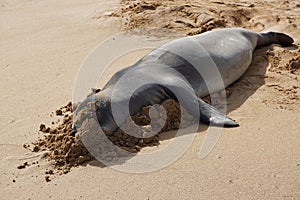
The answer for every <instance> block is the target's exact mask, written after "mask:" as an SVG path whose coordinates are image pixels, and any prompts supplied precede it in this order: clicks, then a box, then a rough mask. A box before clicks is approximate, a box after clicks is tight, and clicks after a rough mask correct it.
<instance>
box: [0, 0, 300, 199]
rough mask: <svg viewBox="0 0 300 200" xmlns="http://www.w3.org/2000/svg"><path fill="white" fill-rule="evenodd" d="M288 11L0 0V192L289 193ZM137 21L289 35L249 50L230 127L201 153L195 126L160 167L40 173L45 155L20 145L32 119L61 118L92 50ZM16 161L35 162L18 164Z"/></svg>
mask: <svg viewBox="0 0 300 200" xmlns="http://www.w3.org/2000/svg"><path fill="white" fill-rule="evenodd" d="M299 13H300V1H299V0H294V1H292V0H287V1H279V0H277V1H276V0H251V1H242V0H240V1H238V0H229V1H226V3H225V1H224V2H223V1H205V2H204V1H196V0H179V1H171V0H165V1H163V0H159V1H154V0H148V1H126V0H122V1H118V0H112V1H109V2H106V1H95V0H87V1H82V0H72V1H71V0H64V1H57V0H54V1H53V0H52V1H50V0H45V1H37V0H11V1H8V0H0V16H1V17H0V24H1V29H0V32H1V38H0V47H1V48H0V62H1V71H0V77H1V81H0V89H1V91H2V95H1V106H0V116H1V117H0V127H1V129H0V138H1V142H0V168H1V172H0V187H1V190H0V199H27V200H29V199H31V200H33V199H151V200H152V199H286V200H291V199H300V189H299V188H300V137H299V133H300V125H299V119H300V83H299V80H300V50H299V47H300V30H299V27H300V16H299ZM149 27H150V28H153V30H160V29H168V30H171V31H173V32H176V33H178V34H181V35H195V34H199V33H202V32H206V31H208V30H212V29H217V28H226V27H227V28H228V27H243V28H248V29H250V30H253V31H258V32H259V31H268V30H273V31H280V32H284V33H286V34H289V35H290V36H292V37H293V38H294V40H295V42H294V45H293V46H291V47H284V48H283V47H280V46H279V45H271V46H268V47H264V48H261V49H258V50H256V51H255V53H254V57H253V61H252V64H251V66H250V68H249V70H248V71H247V72H246V74H245V75H244V76H243V77H242V78H241V79H240V80H239V81H238V82H237V83H235V84H234V85H232V86H230V87H229V89H228V91H229V95H228V105H227V108H228V116H229V117H231V118H233V119H235V120H236V121H238V122H239V124H240V127H237V128H231V129H222V134H221V137H220V139H219V141H218V143H217V145H216V146H215V148H214V149H213V151H211V152H210V154H209V155H208V156H207V157H206V158H204V159H199V150H200V147H201V144H202V142H203V140H204V137H205V135H206V133H207V130H206V129H205V128H201V127H202V125H201V127H200V130H201V131H199V132H198V133H197V134H196V137H195V139H194V140H193V142H192V144H191V146H190V147H189V148H188V150H187V151H186V152H185V153H184V155H183V156H182V157H181V158H180V159H178V160H177V161H176V162H175V163H174V164H172V165H170V166H168V167H166V168H163V169H161V170H158V171H155V172H150V173H144V174H131V173H124V172H118V171H116V170H114V169H111V168H109V167H105V166H103V165H101V164H99V163H98V162H97V161H95V160H92V161H90V162H87V163H85V164H84V165H80V166H78V167H74V168H72V169H71V170H70V172H69V173H67V174H62V175H58V174H55V175H53V176H51V177H50V178H51V181H46V180H45V176H47V174H45V171H46V172H47V170H48V169H51V167H52V164H53V163H52V162H51V161H49V160H47V159H43V158H42V159H40V158H38V157H37V154H36V153H35V152H31V151H29V150H28V149H26V148H24V144H30V145H31V147H32V146H33V145H32V144H31V143H32V142H34V141H36V140H37V139H38V138H43V133H42V132H39V131H38V130H39V127H40V124H46V125H49V126H51V124H52V122H54V121H55V123H54V124H52V126H56V125H57V123H58V120H62V118H61V117H59V116H55V114H53V113H52V112H53V111H55V110H57V109H58V108H60V107H61V106H63V105H66V104H67V103H68V102H70V101H72V92H73V87H74V82H75V79H76V76H77V73H78V70H79V68H80V66H81V64H82V62H83V61H84V59H85V58H86V57H87V56H88V55H89V53H90V52H91V50H92V49H94V48H95V47H96V46H97V45H98V44H100V43H101V42H103V41H104V40H106V39H107V38H109V37H111V36H113V35H116V34H118V33H120V32H123V31H130V30H133V29H136V28H139V29H140V30H143V28H149ZM154 32H155V31H154ZM157 32H158V31H157ZM162 34H163V33H162ZM169 37H170V36H169ZM139 56H140V55H138V54H137V55H133V56H131V57H129V60H128V58H127V60H126V61H124V63H126V62H127V63H126V64H128V63H131V62H132V63H134V62H135V61H136V58H137V57H139ZM130 58H131V59H130ZM121 64H122V63H121ZM125 66H126V65H124V67H125ZM112 73H113V72H109V74H108V76H111V75H112ZM203 127H204V125H203ZM24 162H29V163H33V162H35V164H31V165H30V166H26V167H24V168H23V169H18V166H20V165H21V164H22V163H24Z"/></svg>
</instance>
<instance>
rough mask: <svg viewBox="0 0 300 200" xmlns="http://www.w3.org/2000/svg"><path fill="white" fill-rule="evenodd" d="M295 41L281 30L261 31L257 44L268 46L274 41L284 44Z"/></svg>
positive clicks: (287, 44)
mask: <svg viewBox="0 0 300 200" xmlns="http://www.w3.org/2000/svg"><path fill="white" fill-rule="evenodd" d="M293 42H294V39H293V38H292V37H291V36H289V35H287V34H284V33H279V32H267V33H260V38H259V39H258V41H257V46H258V47H262V46H268V45H271V44H273V43H275V44H280V45H282V46H291V45H292V44H293Z"/></svg>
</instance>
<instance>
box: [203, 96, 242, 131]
mask: <svg viewBox="0 0 300 200" xmlns="http://www.w3.org/2000/svg"><path fill="white" fill-rule="evenodd" d="M198 103H199V109H200V120H201V121H203V122H204V123H206V124H210V125H214V126H224V127H237V126H239V124H238V123H236V122H235V121H233V120H232V119H230V118H228V117H227V116H226V115H224V114H222V113H220V112H219V111H218V110H217V109H216V108H214V107H213V106H211V105H209V104H207V103H205V102H204V101H203V100H202V99H199V101H198Z"/></svg>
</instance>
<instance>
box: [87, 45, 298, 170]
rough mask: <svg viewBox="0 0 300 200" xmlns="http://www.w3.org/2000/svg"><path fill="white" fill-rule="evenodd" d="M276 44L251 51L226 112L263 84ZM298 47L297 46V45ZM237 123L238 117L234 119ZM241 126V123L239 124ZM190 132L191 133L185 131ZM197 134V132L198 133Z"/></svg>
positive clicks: (163, 135)
mask: <svg viewBox="0 0 300 200" xmlns="http://www.w3.org/2000/svg"><path fill="white" fill-rule="evenodd" d="M275 46H278V45H275V44H274V45H271V46H267V47H263V48H259V49H256V50H255V51H254V53H253V58H252V62H251V65H250V67H249V68H248V70H247V71H246V73H245V74H244V75H243V76H242V77H241V78H240V79H239V80H237V81H236V82H235V83H234V84H232V85H231V86H229V87H228V88H227V90H229V91H230V95H229V97H228V98H227V114H228V113H230V112H232V111H234V110H236V109H238V108H239V107H241V106H242V105H243V104H244V103H245V102H246V101H247V99H248V98H250V97H251V96H252V95H253V94H254V93H255V92H256V91H257V90H258V89H259V88H260V87H261V86H263V85H264V84H265V77H266V72H267V69H268V66H269V64H270V61H269V58H268V52H269V51H272V50H273V48H274V47H275ZM282 48H284V47H282ZM291 48H295V47H293V46H292V47H286V49H291ZM297 48H298V47H297ZM235 120H236V121H237V122H238V123H239V121H238V119H235ZM240 125H241V126H242V124H240ZM207 128H208V126H207V125H204V124H200V126H199V128H198V132H203V131H205V130H206V129H207ZM185 134H191V133H188V132H187V133H185ZM198 134H199V133H198ZM173 137H176V130H174V131H167V132H163V133H160V134H159V140H160V141H165V140H170V139H171V138H173ZM135 155H136V154H131V155H130V156H128V157H126V158H125V157H124V158H123V159H119V160H118V161H117V162H114V164H115V165H121V164H123V163H124V162H126V161H127V160H129V159H130V158H132V157H133V156H135ZM88 165H92V166H97V167H101V168H103V167H106V165H104V164H102V163H101V162H100V161H97V160H94V161H91V162H89V163H88Z"/></svg>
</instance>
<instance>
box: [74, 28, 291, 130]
mask: <svg viewBox="0 0 300 200" xmlns="http://www.w3.org/2000/svg"><path fill="white" fill-rule="evenodd" d="M293 42H294V41H293V39H292V38H291V37H290V36H288V35H286V34H284V33H278V32H267V33H255V32H252V31H249V30H246V29H242V28H225V29H219V30H213V31H209V32H206V33H202V34H199V35H195V36H189V37H184V38H180V39H176V40H173V41H171V42H168V43H166V44H165V45H163V46H161V47H159V48H157V49H154V50H153V51H152V52H150V53H149V54H148V55H146V56H145V57H143V58H142V59H140V60H139V61H138V62H137V63H135V64H134V65H132V66H129V67H126V68H124V69H122V70H120V71H118V72H117V73H115V74H114V75H113V76H112V78H111V79H110V80H109V81H108V82H107V83H106V85H105V86H104V87H103V88H102V90H101V91H100V92H98V91H97V93H94V94H93V95H91V96H89V97H88V98H87V99H86V100H85V101H83V103H81V105H80V106H79V107H78V109H79V110H80V109H82V108H83V107H85V106H86V105H87V103H88V102H90V101H94V102H96V105H97V108H96V116H97V119H98V121H99V124H100V126H101V128H102V129H104V130H106V131H115V130H116V129H117V128H118V125H117V124H116V122H115V119H114V117H113V115H112V108H111V102H112V95H113V91H115V93H114V94H117V95H116V97H115V98H114V99H113V102H114V103H116V105H118V104H120V105H122V102H124V101H129V102H130V103H129V113H130V115H131V116H132V115H135V114H137V113H138V112H139V111H140V110H141V108H142V107H144V106H148V105H154V104H160V103H161V102H162V101H164V100H166V99H174V100H176V101H178V99H177V96H176V95H175V94H174V93H173V91H174V90H176V91H179V92H180V94H182V95H184V96H185V97H186V98H184V101H183V102H180V103H182V104H183V105H181V106H183V107H184V108H185V109H187V111H188V112H189V113H191V114H194V113H195V115H196V113H197V112H195V110H196V109H197V108H193V106H191V105H198V106H199V108H198V109H199V110H198V112H199V111H200V120H201V121H202V122H204V123H206V124H211V125H215V126H224V127H236V126H239V125H238V123H236V122H234V121H233V120H231V119H230V118H228V117H226V116H225V115H224V114H222V113H221V112H219V111H218V110H217V109H216V108H214V107H213V106H211V105H209V104H207V103H205V102H204V101H203V100H201V99H200V98H201V97H204V96H206V95H209V94H210V93H212V92H217V91H220V90H223V89H224V87H227V86H229V85H230V84H232V83H233V82H235V81H236V80H238V79H239V78H240V77H241V76H242V75H243V74H244V73H245V72H246V70H247V69H248V67H249V66H250V63H251V60H252V54H253V51H254V50H255V49H256V48H259V47H262V46H268V45H270V44H273V43H276V44H280V45H282V46H289V45H291V44H292V43H293ZM203 49H204V51H205V53H203V52H204V51H203ZM205 54H206V55H205ZM208 58H209V59H212V61H213V63H214V64H215V66H216V67H217V69H218V71H219V75H220V76H218V75H217V74H216V73H210V72H209V71H211V69H212V68H211V66H208V65H205V64H203V65H202V63H211V62H207V60H205V59H208ZM202 61H203V62H202ZM195 65H197V66H195ZM157 66H159V67H157ZM161 66H167V67H166V68H163V67H161ZM162 68H163V69H162ZM199 72H200V73H199ZM127 73H130V78H131V79H133V80H134V79H136V80H138V79H139V78H140V77H143V76H146V77H147V79H148V78H149V79H150V80H152V83H149V84H145V85H141V87H139V88H138V89H137V90H135V91H134V93H133V94H130V95H128V93H130V91H131V89H132V88H130V87H132V86H130V84H129V85H126V84H118V81H120V80H121V78H122V76H124V75H126V74H127ZM203 76H205V77H203ZM220 78H221V79H222V81H223V82H222V83H223V84H215V83H216V81H218V80H216V79H220ZM156 81H157V83H156ZM219 81H220V80H219ZM116 85H118V87H116ZM208 88H209V89H208ZM195 99H197V100H196V101H198V102H196V103H197V104H195V101H194V100H195ZM78 109H77V110H78ZM122 109H127V110H128V107H127V108H119V112H120V113H122V112H123V110H122ZM75 114H76V111H75ZM196 116H197V115H196ZM125 117H126V116H125ZM125 117H124V119H121V123H122V122H125V120H126V119H125ZM122 120H123V121H122ZM119 122H120V120H119ZM118 124H120V123H118ZM74 126H75V127H77V125H76V122H75V124H74Z"/></svg>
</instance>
